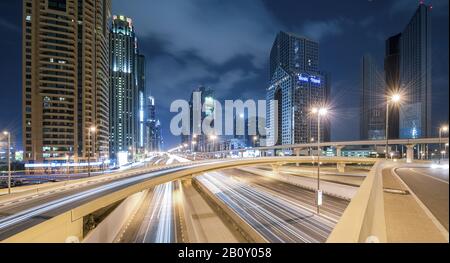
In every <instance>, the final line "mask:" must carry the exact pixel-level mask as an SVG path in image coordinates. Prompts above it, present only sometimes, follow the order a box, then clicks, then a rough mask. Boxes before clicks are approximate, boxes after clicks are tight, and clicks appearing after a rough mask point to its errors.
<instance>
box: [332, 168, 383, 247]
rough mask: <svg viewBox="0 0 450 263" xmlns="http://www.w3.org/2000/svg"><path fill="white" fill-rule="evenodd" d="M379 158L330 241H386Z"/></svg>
mask: <svg viewBox="0 0 450 263" xmlns="http://www.w3.org/2000/svg"><path fill="white" fill-rule="evenodd" d="M386 163H387V162H384V161H378V162H377V163H376V164H375V165H374V166H373V168H372V170H371V171H370V172H369V175H368V176H367V177H366V179H365V180H364V182H363V183H362V185H361V187H360V188H359V190H358V192H357V193H356V195H355V197H353V199H352V201H351V202H350V204H349V206H348V207H347V209H346V210H345V212H344V214H343V215H342V217H341V219H340V221H339V223H338V224H337V225H336V227H335V228H334V230H333V232H332V233H331V235H330V236H329V238H328V240H327V243H378V242H380V243H386V242H387V235H386V221H385V217H384V199H383V178H382V170H383V168H384V167H385V166H386Z"/></svg>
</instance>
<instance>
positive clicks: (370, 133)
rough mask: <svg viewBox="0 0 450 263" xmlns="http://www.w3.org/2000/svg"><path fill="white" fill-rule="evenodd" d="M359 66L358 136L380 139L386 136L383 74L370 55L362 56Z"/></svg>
mask: <svg viewBox="0 0 450 263" xmlns="http://www.w3.org/2000/svg"><path fill="white" fill-rule="evenodd" d="M361 68H362V70H361V91H362V93H361V113H360V136H361V139H362V140H367V139H369V140H381V139H384V138H385V137H386V135H385V126H386V123H385V120H386V119H385V116H386V107H385V105H386V102H385V95H384V94H385V85H384V79H383V74H382V73H381V72H380V71H379V70H378V68H377V66H376V65H375V62H374V61H373V59H372V56H370V55H365V56H363V58H362V63H361Z"/></svg>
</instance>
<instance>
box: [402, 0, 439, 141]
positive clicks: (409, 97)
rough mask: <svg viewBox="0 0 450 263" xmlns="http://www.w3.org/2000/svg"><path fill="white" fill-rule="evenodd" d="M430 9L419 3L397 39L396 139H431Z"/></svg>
mask: <svg viewBox="0 0 450 263" xmlns="http://www.w3.org/2000/svg"><path fill="white" fill-rule="evenodd" d="M430 16H431V7H430V6H427V5H425V4H423V3H420V4H419V7H418V8H417V10H416V12H415V13H414V15H413V17H412V18H411V20H410V21H409V23H408V25H407V26H406V28H405V29H404V30H403V32H402V35H401V38H400V85H401V89H403V90H404V96H405V98H404V103H403V104H402V106H401V108H400V137H401V138H421V137H429V136H431V85H432V83H431V77H432V76H431V18H430Z"/></svg>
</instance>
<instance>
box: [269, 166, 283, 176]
mask: <svg viewBox="0 0 450 263" xmlns="http://www.w3.org/2000/svg"><path fill="white" fill-rule="evenodd" d="M271 166H272V171H273V175H274V176H279V175H280V166H281V165H279V164H272V165H271Z"/></svg>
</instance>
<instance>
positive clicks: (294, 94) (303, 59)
mask: <svg viewBox="0 0 450 263" xmlns="http://www.w3.org/2000/svg"><path fill="white" fill-rule="evenodd" d="M329 93H330V89H329V79H328V77H327V74H325V73H323V72H321V71H319V43H318V42H315V41H312V40H309V39H307V38H304V37H301V36H297V35H294V34H290V33H285V32H280V33H279V34H278V35H277V37H276V40H275V42H274V44H273V47H272V50H271V55H270V85H269V88H268V89H267V93H266V94H267V95H266V99H267V115H266V118H267V120H266V126H267V140H266V142H267V144H268V145H284V144H295V143H307V142H310V141H311V140H314V139H316V140H317V138H318V130H317V118H316V117H314V116H312V115H311V114H310V112H311V109H312V108H313V107H322V106H325V105H328V97H329ZM275 101H276V102H275ZM321 125H322V128H321V130H320V133H321V134H320V135H321V140H322V141H327V140H329V135H330V130H329V127H330V125H329V121H328V120H325V119H324V120H322V122H321Z"/></svg>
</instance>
